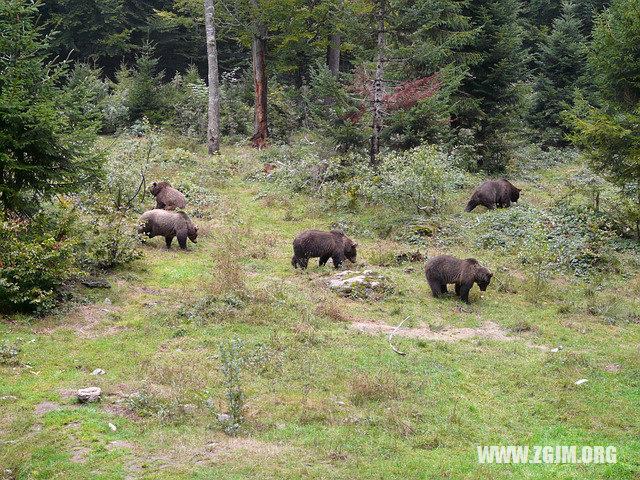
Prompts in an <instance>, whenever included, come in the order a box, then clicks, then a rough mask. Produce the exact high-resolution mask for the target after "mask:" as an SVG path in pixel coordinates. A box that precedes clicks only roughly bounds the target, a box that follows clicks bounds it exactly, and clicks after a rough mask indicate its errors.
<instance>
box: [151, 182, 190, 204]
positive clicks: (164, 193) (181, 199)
mask: <svg viewBox="0 0 640 480" xmlns="http://www.w3.org/2000/svg"><path fill="white" fill-rule="evenodd" d="M149 191H150V192H151V195H153V196H154V197H155V198H156V208H159V209H164V210H175V209H176V208H184V207H185V206H186V205H187V199H186V198H185V196H184V195H183V194H182V193H180V192H179V191H178V190H176V189H175V188H173V187H172V186H171V184H170V183H169V182H153V183H152V184H151V186H150V187H149Z"/></svg>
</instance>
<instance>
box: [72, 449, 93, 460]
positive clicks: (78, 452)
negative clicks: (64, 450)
mask: <svg viewBox="0 0 640 480" xmlns="http://www.w3.org/2000/svg"><path fill="white" fill-rule="evenodd" d="M71 452H72V454H71V461H72V462H73V463H85V462H86V461H87V454H88V453H89V449H88V448H87V447H74V448H73V450H71Z"/></svg>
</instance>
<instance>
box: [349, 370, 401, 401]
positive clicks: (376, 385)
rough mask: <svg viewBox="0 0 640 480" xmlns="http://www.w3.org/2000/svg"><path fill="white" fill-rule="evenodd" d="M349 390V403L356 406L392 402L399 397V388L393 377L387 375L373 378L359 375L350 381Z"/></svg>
mask: <svg viewBox="0 0 640 480" xmlns="http://www.w3.org/2000/svg"><path fill="white" fill-rule="evenodd" d="M350 389H351V401H352V402H353V403H354V405H358V406H362V405H364V404H366V403H367V402H381V401H384V400H393V399H397V398H399V396H400V388H399V386H398V384H397V383H396V380H395V378H394V377H393V375H390V374H389V373H386V374H379V375H377V376H375V377H371V376H369V375H367V374H359V375H357V376H355V377H354V378H353V379H352V380H351V386H350Z"/></svg>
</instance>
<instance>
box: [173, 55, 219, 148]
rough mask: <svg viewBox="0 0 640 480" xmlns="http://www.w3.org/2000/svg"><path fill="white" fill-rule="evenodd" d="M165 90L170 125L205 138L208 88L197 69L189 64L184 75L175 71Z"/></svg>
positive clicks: (191, 134) (190, 134) (183, 132)
mask: <svg viewBox="0 0 640 480" xmlns="http://www.w3.org/2000/svg"><path fill="white" fill-rule="evenodd" d="M165 90H166V93H167V97H168V99H167V100H165V102H166V104H167V105H168V106H170V108H171V110H172V111H173V114H172V118H171V125H172V126H174V127H175V128H176V129H177V130H178V131H179V132H180V133H182V134H184V135H187V136H193V137H196V138H205V137H206V133H207V105H208V99H209V88H208V87H207V85H206V84H205V83H204V81H203V80H202V79H201V78H200V75H199V74H198V69H197V68H196V67H195V66H194V65H191V66H190V67H189V69H188V70H187V71H186V72H185V74H184V76H183V75H180V74H179V73H177V74H176V75H175V76H174V77H173V80H172V81H171V83H170V84H169V85H168V86H167V87H166V88H165Z"/></svg>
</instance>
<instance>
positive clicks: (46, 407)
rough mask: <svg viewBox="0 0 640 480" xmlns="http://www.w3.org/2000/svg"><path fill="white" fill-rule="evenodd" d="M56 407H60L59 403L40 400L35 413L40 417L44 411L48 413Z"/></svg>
mask: <svg viewBox="0 0 640 480" xmlns="http://www.w3.org/2000/svg"><path fill="white" fill-rule="evenodd" d="M57 408H60V405H58V404H57V403H53V402H40V403H38V404H37V405H36V408H35V414H36V415H37V416H38V417H41V416H43V415H45V414H46V413H49V412H50V411H51V410H55V409H57Z"/></svg>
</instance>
